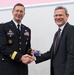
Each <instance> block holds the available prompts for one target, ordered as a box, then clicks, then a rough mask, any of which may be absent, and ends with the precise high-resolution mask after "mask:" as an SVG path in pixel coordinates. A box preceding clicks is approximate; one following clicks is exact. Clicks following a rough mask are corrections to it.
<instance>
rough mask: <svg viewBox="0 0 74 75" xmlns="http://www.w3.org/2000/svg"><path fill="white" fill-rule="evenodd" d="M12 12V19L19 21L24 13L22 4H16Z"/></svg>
mask: <svg viewBox="0 0 74 75" xmlns="http://www.w3.org/2000/svg"><path fill="white" fill-rule="evenodd" d="M12 14H13V19H14V20H15V21H16V22H17V23H20V22H21V20H22V19H23V17H24V14H25V9H24V7H23V6H16V7H15V8H14V10H13V11H12Z"/></svg>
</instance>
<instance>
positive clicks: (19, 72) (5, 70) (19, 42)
mask: <svg viewBox="0 0 74 75" xmlns="http://www.w3.org/2000/svg"><path fill="white" fill-rule="evenodd" d="M12 14H13V20H11V21H10V22H7V23H4V24H1V25H0V75H28V65H27V64H28V63H30V62H32V61H33V60H34V58H33V57H32V56H30V55H28V54H30V52H31V45H30V39H31V30H30V28H28V27H26V26H25V25H23V24H22V23H21V20H22V19H23V17H24V15H25V7H24V5H22V4H20V3H18V4H16V5H15V6H14V8H13V11H12Z"/></svg>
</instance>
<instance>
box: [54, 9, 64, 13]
mask: <svg viewBox="0 0 74 75" xmlns="http://www.w3.org/2000/svg"><path fill="white" fill-rule="evenodd" d="M54 14H65V10H64V9H57V10H55V11H54Z"/></svg>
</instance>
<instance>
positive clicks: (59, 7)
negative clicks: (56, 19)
mask: <svg viewBox="0 0 74 75" xmlns="http://www.w3.org/2000/svg"><path fill="white" fill-rule="evenodd" d="M58 9H64V10H65V14H66V15H68V11H67V9H66V8H65V7H63V6H58V7H56V8H55V11H56V10H58Z"/></svg>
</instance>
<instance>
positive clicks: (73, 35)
mask: <svg viewBox="0 0 74 75" xmlns="http://www.w3.org/2000/svg"><path fill="white" fill-rule="evenodd" d="M66 41H67V60H66V68H65V74H64V75H74V29H73V30H70V31H69V33H68V35H67V39H66Z"/></svg>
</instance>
